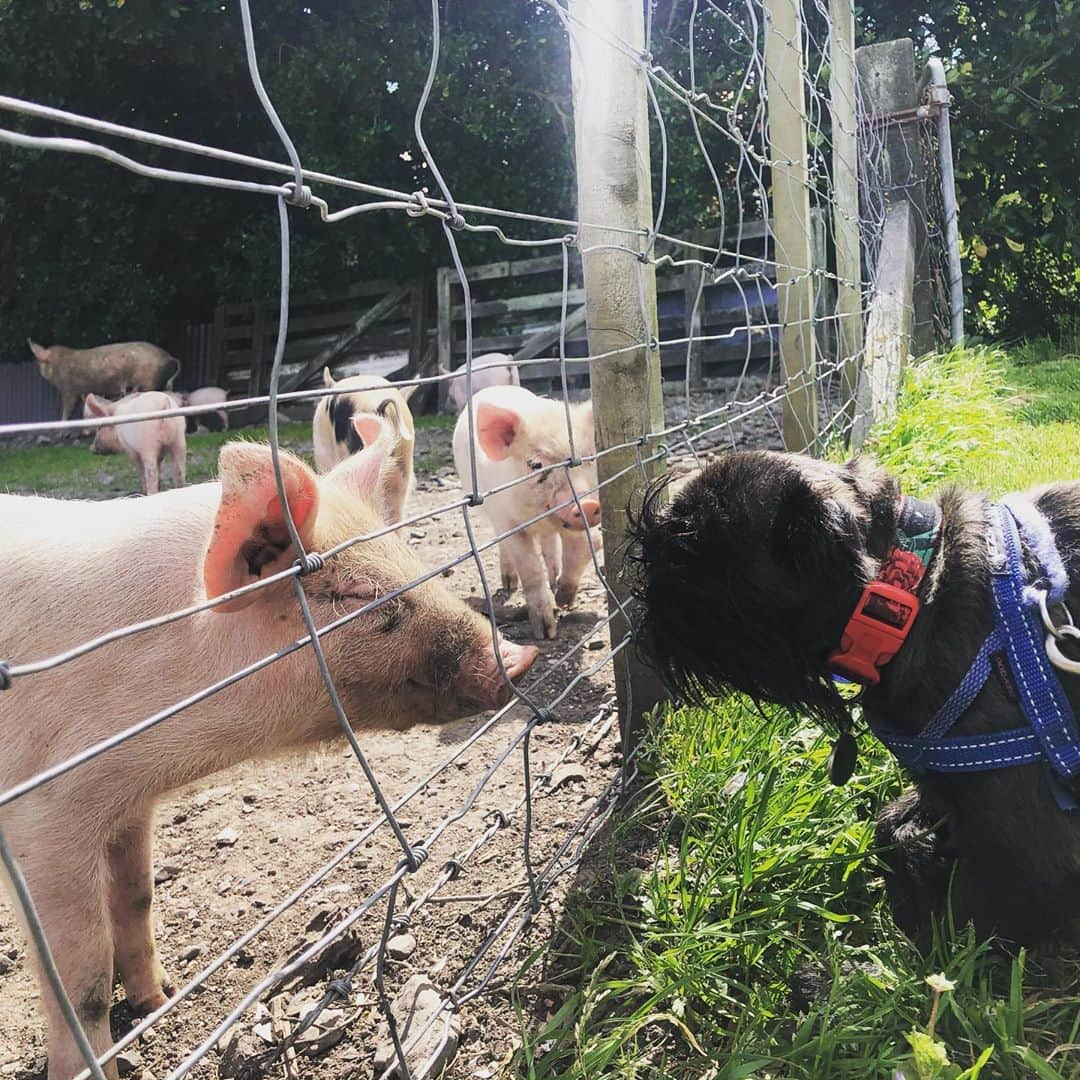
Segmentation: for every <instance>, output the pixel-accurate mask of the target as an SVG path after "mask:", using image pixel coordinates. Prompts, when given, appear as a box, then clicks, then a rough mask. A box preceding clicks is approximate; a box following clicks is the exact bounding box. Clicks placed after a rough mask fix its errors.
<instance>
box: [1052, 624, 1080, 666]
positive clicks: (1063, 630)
mask: <svg viewBox="0 0 1080 1080" xmlns="http://www.w3.org/2000/svg"><path fill="white" fill-rule="evenodd" d="M1059 638H1071V639H1072V640H1073V641H1080V628H1077V627H1075V626H1073V625H1072V624H1071V623H1070V624H1069V625H1068V626H1059V627H1058V629H1057V631H1056V632H1052V633H1049V634H1047V635H1046V655H1047V656H1048V657H1049V659H1050V663H1051V664H1053V665H1054V667H1056V668H1058V669H1059V670H1061V671H1067V672H1069V674H1070V675H1080V660H1071V659H1070V658H1069V657H1067V656H1066V655H1065V654H1064V653H1063V652H1062V651H1061V647H1060V646H1059V645H1058V639H1059Z"/></svg>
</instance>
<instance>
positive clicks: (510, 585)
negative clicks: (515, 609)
mask: <svg viewBox="0 0 1080 1080" xmlns="http://www.w3.org/2000/svg"><path fill="white" fill-rule="evenodd" d="M499 574H500V576H501V577H502V589H503V592H504V593H506V594H507V596H509V595H510V593H512V592H513V591H514V590H515V589H516V588H517V585H518V577H517V571H516V570H515V569H514V564H513V563H512V562H511V561H510V552H509V551H508V550H507V548H506V545H505V544H500V545H499Z"/></svg>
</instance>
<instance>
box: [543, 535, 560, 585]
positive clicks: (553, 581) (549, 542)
mask: <svg viewBox="0 0 1080 1080" xmlns="http://www.w3.org/2000/svg"><path fill="white" fill-rule="evenodd" d="M540 551H541V552H542V553H543V556H544V567H545V568H546V570H547V576H548V584H549V585H550V586H551V588H552V589H554V588H555V586H556V585H558V584H559V554H560V552H559V534H558V533H557V532H553V531H551V530H550V529H549V530H547V531H545V532H544V533H542V534H541V537H540Z"/></svg>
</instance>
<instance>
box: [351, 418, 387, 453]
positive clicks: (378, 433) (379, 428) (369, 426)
mask: <svg viewBox="0 0 1080 1080" xmlns="http://www.w3.org/2000/svg"><path fill="white" fill-rule="evenodd" d="M352 426H353V431H355V432H356V434H357V435H359V436H360V441H361V442H362V443H363V444H364V446H365V447H368V446H374V445H375V444H376V443H377V442H378V441H379V439H381V438H382V436H383V432H384V431H385V430H386V424H385V423H384V422H383V421H382V420H381V419H380V418H379V417H378V416H374V415H373V414H372V413H353V417H352Z"/></svg>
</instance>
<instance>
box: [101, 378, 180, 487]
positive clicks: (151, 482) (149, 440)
mask: <svg viewBox="0 0 1080 1080" xmlns="http://www.w3.org/2000/svg"><path fill="white" fill-rule="evenodd" d="M173 408H176V399H175V398H174V397H173V395H172V394H167V393H165V392H164V391H163V390H151V391H149V392H148V393H145V394H129V395H128V396H127V397H125V398H121V399H120V400H119V401H106V400H105V399H104V398H99V397H98V396H97V395H96V394H87V395H86V401H85V415H86V416H87V417H93V416H133V415H135V414H136V413H144V412H158V411H160V410H162V409H173ZM90 449H91V450H92V451H93V452H94V453H95V454H119V453H120V452H121V451H123V453H125V454H127V456H128V457H129V458H131V460H132V461H133V462H134V463H135V467H136V468H137V469H138V470H139V476H140V478H141V480H142V486H143V491H144V492H145V493H146V494H147V495H156V494H157V492H158V478H159V474H160V470H161V463H162V461H164V460H165V457H166V455H167V456H168V457H169V460H170V464H171V466H172V477H173V487H183V486H184V484H185V482H186V481H185V468H186V465H187V440H186V438H185V436H184V418H183V417H182V416H166V417H162V418H160V419H158V420H138V421H135V422H133V423H129V424H116V425H114V426H111V427H99V428H98V429H97V431H96V432H95V434H94V442H93V445H92V446H91V447H90Z"/></svg>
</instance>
